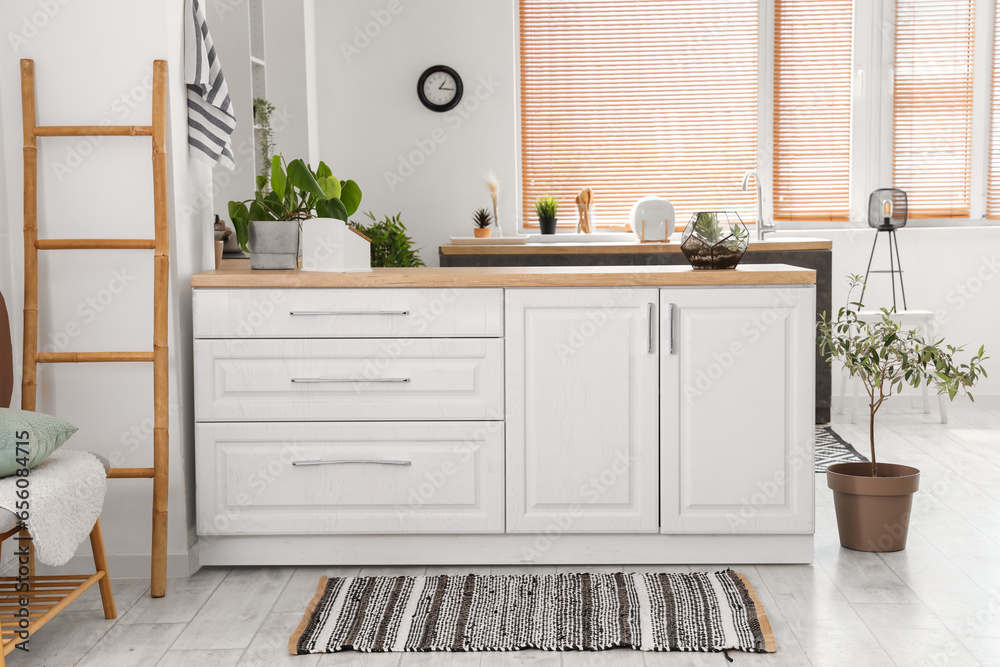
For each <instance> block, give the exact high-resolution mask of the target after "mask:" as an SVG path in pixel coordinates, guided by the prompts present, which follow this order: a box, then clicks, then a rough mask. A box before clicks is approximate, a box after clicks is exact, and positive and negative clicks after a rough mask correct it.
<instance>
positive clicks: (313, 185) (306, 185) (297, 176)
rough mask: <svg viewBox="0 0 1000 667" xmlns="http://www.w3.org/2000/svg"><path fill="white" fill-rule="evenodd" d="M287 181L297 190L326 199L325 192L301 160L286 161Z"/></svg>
mask: <svg viewBox="0 0 1000 667" xmlns="http://www.w3.org/2000/svg"><path fill="white" fill-rule="evenodd" d="M288 181H289V182H290V183H291V184H292V185H293V186H295V187H297V188H298V189H299V190H302V191H303V192H307V193H309V194H311V195H315V196H316V197H319V198H320V199H326V193H325V192H323V188H321V187H320V185H319V182H318V181H317V180H316V177H315V176H313V173H312V171H310V170H309V167H308V166H307V165H306V163H305V162H303V161H302V160H292V161H291V162H289V163H288Z"/></svg>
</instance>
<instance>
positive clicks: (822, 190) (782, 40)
mask: <svg viewBox="0 0 1000 667" xmlns="http://www.w3.org/2000/svg"><path fill="white" fill-rule="evenodd" d="M852 5H853V2H852V0H822V1H818V0H775V15H774V174H773V183H774V219H775V220H816V221H844V220H848V219H849V216H850V201H849V195H850V177H851V164H850V160H851V43H852Z"/></svg>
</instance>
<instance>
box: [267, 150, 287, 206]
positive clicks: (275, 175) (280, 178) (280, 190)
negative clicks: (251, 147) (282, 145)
mask: <svg viewBox="0 0 1000 667" xmlns="http://www.w3.org/2000/svg"><path fill="white" fill-rule="evenodd" d="M286 180H287V179H286V178H285V170H284V169H282V168H281V156H280V155H275V156H274V158H273V159H272V160H271V190H272V191H273V192H274V193H275V194H276V195H278V199H284V198H285V181H286Z"/></svg>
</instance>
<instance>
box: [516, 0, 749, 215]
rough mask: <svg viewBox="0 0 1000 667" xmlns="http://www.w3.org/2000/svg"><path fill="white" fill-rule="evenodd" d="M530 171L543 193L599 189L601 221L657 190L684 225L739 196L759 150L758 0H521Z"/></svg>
mask: <svg viewBox="0 0 1000 667" xmlns="http://www.w3.org/2000/svg"><path fill="white" fill-rule="evenodd" d="M520 7H521V13H520V28H521V174H522V197H523V210H524V221H525V226H537V224H538V223H537V216H536V215H535V212H534V201H535V199H536V198H537V197H539V196H541V195H546V194H551V195H554V196H556V197H558V198H559V199H560V200H562V205H561V207H560V211H559V218H560V224H562V225H572V224H575V221H576V207H575V203H574V202H575V199H576V195H577V194H578V193H579V191H580V190H581V189H582V188H584V187H591V188H593V190H594V201H595V207H594V220H595V223H596V224H597V225H599V226H615V227H618V226H622V225H624V224H625V222H626V221H627V219H628V213H629V210H630V209H631V207H632V204H633V203H634V202H635V201H636V200H637V199H639V198H640V197H643V196H646V195H659V196H661V197H665V198H667V199H669V200H670V201H671V202H672V203H673V205H674V207H675V209H676V212H677V221H678V224H683V223H685V222H686V221H687V219H688V218H689V217H690V215H691V213H692V212H694V211H698V210H713V209H729V210H733V209H736V210H738V211H739V214H740V216H741V217H742V218H743V220H744V222H747V223H750V222H753V220H754V218H755V211H754V195H755V193H754V191H753V190H752V189H751V190H750V191H749V192H741V191H740V179H741V177H742V174H743V172H744V171H746V170H747V169H753V168H754V166H755V164H756V153H757V73H758V61H757V55H758V52H757V49H758V45H757V30H758V16H757V11H758V3H757V0H701V1H697V0H645V1H643V2H622V1H621V0H575V1H574V2H571V3H567V2H564V1H558V0H521V2H520Z"/></svg>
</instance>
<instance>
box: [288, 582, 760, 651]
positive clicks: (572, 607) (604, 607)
mask: <svg viewBox="0 0 1000 667" xmlns="http://www.w3.org/2000/svg"><path fill="white" fill-rule="evenodd" d="M617 647H623V648H632V649H637V650H640V651H716V652H717V651H723V650H740V651H749V652H752V653H773V652H774V651H775V650H776V648H775V642H774V634H773V633H772V632H771V625H770V623H769V622H768V620H767V615H766V614H765V613H764V608H763V607H762V606H761V604H760V600H759V599H758V598H757V594H756V593H755V592H754V589H753V586H751V585H750V583H749V582H748V581H747V579H746V577H744V576H743V575H742V574H738V573H736V572H733V571H732V570H726V571H724V572H716V573H714V574H713V573H708V572H696V573H692V574H625V573H614V574H586V573H574V574H550V575H532V574H522V575H474V574H469V575H459V576H451V575H448V576H434V577H402V576H401V577H338V578H333V579H327V578H326V577H323V578H322V579H320V582H319V589H318V590H317V591H316V596H315V597H314V598H313V600H312V602H311V603H310V604H309V608H308V609H307V610H306V613H305V615H304V616H303V618H302V622H301V623H299V627H298V628H297V629H296V630H295V632H294V633H293V634H292V637H291V640H290V641H289V643H288V649H289V651H291V652H292V654H294V655H306V654H310V653H334V652H337V651H343V650H355V651H365V652H391V651H516V650H519V649H526V648H535V649H543V650H546V651H570V650H584V651H597V650H602V649H610V648H617Z"/></svg>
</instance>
